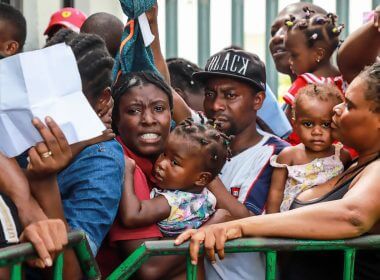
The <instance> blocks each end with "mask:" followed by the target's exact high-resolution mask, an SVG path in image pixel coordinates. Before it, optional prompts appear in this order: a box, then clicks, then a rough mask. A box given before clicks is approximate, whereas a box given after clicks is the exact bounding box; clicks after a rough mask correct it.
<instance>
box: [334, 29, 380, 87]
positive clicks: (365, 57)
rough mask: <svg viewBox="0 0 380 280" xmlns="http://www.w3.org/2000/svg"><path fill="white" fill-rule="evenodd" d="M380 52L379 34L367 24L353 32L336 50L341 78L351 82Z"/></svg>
mask: <svg viewBox="0 0 380 280" xmlns="http://www.w3.org/2000/svg"><path fill="white" fill-rule="evenodd" d="M379 52H380V32H379V31H378V30H377V28H376V27H375V26H374V25H373V23H372V22H368V23H366V24H365V25H363V26H361V27H360V28H359V29H357V30H356V31H354V32H353V33H352V34H350V36H348V37H347V39H346V40H345V41H344V42H343V43H342V45H341V46H340V48H339V50H338V56H337V62H338V66H339V70H340V72H341V73H342V75H343V78H344V79H345V80H346V81H347V82H351V81H352V80H353V79H354V78H355V76H356V75H358V74H359V73H360V71H361V70H362V69H363V68H364V66H366V65H371V64H372V63H374V62H375V60H376V57H377V56H378V55H379Z"/></svg>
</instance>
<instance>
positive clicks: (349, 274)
mask: <svg viewBox="0 0 380 280" xmlns="http://www.w3.org/2000/svg"><path fill="white" fill-rule="evenodd" d="M355 253H356V250H355V249H347V250H345V251H344V272H343V279H344V280H354V268H355Z"/></svg>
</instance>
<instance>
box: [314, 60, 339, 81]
mask: <svg viewBox="0 0 380 280" xmlns="http://www.w3.org/2000/svg"><path fill="white" fill-rule="evenodd" d="M313 74H314V75H316V76H318V77H335V76H339V75H340V72H339V70H338V69H337V68H336V67H335V66H334V65H333V64H332V63H331V60H330V59H329V60H322V61H321V62H320V63H319V64H318V68H317V69H316V70H315V71H313Z"/></svg>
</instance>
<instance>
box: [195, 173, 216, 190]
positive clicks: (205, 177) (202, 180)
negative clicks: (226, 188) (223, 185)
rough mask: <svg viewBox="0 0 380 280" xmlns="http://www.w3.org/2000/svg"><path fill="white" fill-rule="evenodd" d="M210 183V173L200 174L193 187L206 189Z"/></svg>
mask: <svg viewBox="0 0 380 280" xmlns="http://www.w3.org/2000/svg"><path fill="white" fill-rule="evenodd" d="M211 181H212V175H211V173H210V172H201V173H200V174H199V177H198V180H197V181H195V185H196V186H198V187H206V186H207V185H208V184H209V183H210V182H211Z"/></svg>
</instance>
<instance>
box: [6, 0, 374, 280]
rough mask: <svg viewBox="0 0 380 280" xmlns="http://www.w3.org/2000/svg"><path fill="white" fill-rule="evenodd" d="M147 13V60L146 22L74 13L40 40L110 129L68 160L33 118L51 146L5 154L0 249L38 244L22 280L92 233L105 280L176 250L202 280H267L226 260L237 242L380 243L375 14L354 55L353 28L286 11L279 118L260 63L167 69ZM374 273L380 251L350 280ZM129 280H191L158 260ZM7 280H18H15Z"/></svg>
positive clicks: (278, 57) (325, 265) (56, 136)
mask: <svg viewBox="0 0 380 280" xmlns="http://www.w3.org/2000/svg"><path fill="white" fill-rule="evenodd" d="M120 2H121V4H122V7H123V9H126V10H128V9H132V7H130V6H129V4H130V3H128V1H126V0H120ZM140 2H141V3H142V2H144V3H142V4H144V5H141V7H145V10H144V11H140V10H141V9H140V10H139V12H146V16H147V20H148V23H149V26H150V29H151V32H152V33H153V35H154V41H153V42H152V44H151V45H150V47H147V48H145V46H144V45H143V43H142V42H141V41H142V38H141V36H139V35H138V32H137V30H138V28H139V27H138V26H139V25H138V23H137V17H138V16H139V15H140V14H134V15H135V17H134V18H132V19H130V20H129V21H128V23H127V24H126V26H124V24H123V23H122V22H121V21H120V20H119V19H118V18H117V17H115V16H113V15H111V14H108V13H97V14H93V15H91V16H89V17H87V16H86V15H85V14H83V13H82V12H80V11H79V10H77V9H74V8H64V9H62V10H60V11H58V12H57V13H55V14H53V15H52V17H51V20H50V23H49V25H48V27H47V29H46V31H45V35H47V39H46V45H45V46H44V48H48V47H50V46H53V45H56V44H60V43H65V44H66V45H68V46H70V47H71V49H72V51H73V53H74V56H75V59H76V61H77V66H78V70H79V73H80V78H81V81H82V91H83V94H84V96H85V97H86V99H87V101H88V102H89V104H90V105H91V107H92V108H93V110H94V111H95V112H96V114H97V115H98V116H99V118H100V119H101V120H102V122H103V123H104V125H105V127H106V130H105V131H104V132H103V134H102V135H101V136H99V137H96V138H94V139H89V140H86V141H83V142H79V143H75V144H71V145H69V143H68V141H67V139H66V137H65V135H64V134H63V132H62V130H61V129H60V127H59V126H58V125H57V124H56V122H55V121H54V119H52V118H51V117H50V116H46V118H45V119H44V120H40V119H38V118H33V119H32V120H31V124H30V125H31V126H34V127H35V128H36V129H37V131H38V132H39V134H40V135H41V137H42V139H43V141H42V142H39V143H37V144H36V145H35V146H33V147H31V148H30V149H29V150H27V151H26V152H25V153H23V154H21V155H20V156H18V157H16V158H7V157H5V156H4V155H2V154H1V153H0V204H1V207H0V212H1V213H0V222H1V228H0V229H1V230H0V241H1V246H2V247H6V246H9V245H11V244H15V243H18V242H31V243H32V244H33V245H34V247H35V249H36V251H37V253H38V258H37V259H35V260H32V261H29V262H28V264H27V265H28V269H27V271H26V277H27V278H28V279H29V278H30V279H40V278H41V277H46V278H49V277H50V276H51V273H52V270H51V267H52V264H53V261H54V257H55V256H56V254H57V253H58V252H60V251H62V250H63V248H64V246H65V245H66V244H67V242H68V241H67V232H69V231H70V230H74V229H79V230H82V231H83V232H84V233H85V234H86V236H87V240H88V243H89V245H90V248H91V251H92V253H93V255H94V256H96V261H97V263H98V265H99V267H100V270H101V272H102V276H103V277H106V276H108V275H109V274H110V273H111V272H112V271H113V270H114V269H115V268H116V267H117V266H118V265H120V264H121V263H122V261H123V260H125V259H126V258H127V257H128V256H129V255H130V254H131V253H132V252H133V251H134V250H136V249H137V248H138V247H139V246H140V245H141V244H142V243H143V242H145V241H148V240H159V239H163V238H171V239H175V244H177V245H179V244H181V243H183V242H185V241H187V240H190V255H191V259H192V263H193V264H196V265H197V266H198V270H197V273H198V275H197V276H198V279H265V257H264V256H263V254H262V253H259V252H255V253H235V254H227V255H225V253H224V244H225V242H226V241H227V240H230V239H234V238H240V237H243V236H261V237H287V238H303V239H323V240H328V239H341V238H352V237H357V236H360V235H363V234H380V204H379V203H378V201H377V199H378V197H379V196H380V187H379V185H378V184H379V183H378V182H380V172H379V171H380V161H379V151H380V82H379V79H380V62H379V58H378V56H379V54H380V26H379V25H380V9H379V8H377V9H376V10H375V11H373V19H371V20H370V21H369V22H367V23H365V24H364V25H363V26H362V27H360V28H359V29H358V30H356V31H354V32H352V33H351V34H350V35H349V36H348V38H347V39H346V40H345V41H344V42H341V41H340V40H339V35H340V33H341V31H342V28H344V26H343V25H340V24H339V19H338V18H337V17H336V15H334V14H332V13H328V12H327V11H325V10H324V9H323V8H322V7H319V6H317V5H314V4H311V3H302V2H297V3H294V4H290V5H288V6H286V7H285V8H284V9H283V10H281V11H280V12H279V14H278V16H277V17H276V19H275V20H274V22H273V23H272V26H271V35H272V38H271V40H270V44H269V51H270V53H271V55H272V57H273V60H274V62H275V65H276V69H277V71H278V72H280V73H283V74H286V75H288V76H289V77H290V79H291V81H292V85H291V87H290V89H289V91H288V92H287V93H285V95H284V102H285V106H284V108H283V109H284V110H283V111H282V110H281V107H280V105H279V104H278V103H277V102H276V101H275V99H274V95H273V93H272V91H271V89H270V88H269V87H268V85H267V84H266V74H265V64H264V63H263V62H262V61H261V59H260V58H259V57H258V56H257V55H256V54H253V53H251V52H249V51H246V50H244V49H242V48H240V47H238V46H228V47H226V48H225V49H223V50H221V51H220V52H218V53H216V54H213V55H212V56H211V57H210V58H209V59H208V60H207V63H206V65H205V68H204V69H202V68H201V67H199V66H197V65H196V64H194V63H192V62H190V61H187V60H185V59H182V58H169V59H167V60H165V58H164V56H163V54H162V52H161V49H160V37H159V28H158V23H157V14H158V13H157V9H158V7H157V4H155V3H154V2H155V1H144V0H140ZM141 7H140V8H141ZM129 12H130V10H129ZM135 12H136V13H137V11H135ZM134 19H136V22H134ZM26 24H27V22H26V20H25V18H24V16H23V15H22V13H20V12H19V11H18V10H17V9H15V8H13V7H12V6H10V5H7V4H0V34H1V36H0V56H1V58H6V57H9V56H12V55H17V54H18V53H21V52H22V51H23V45H24V43H25V39H26ZM134 36H135V37H134ZM131 38H132V39H131ZM334 54H336V58H337V61H336V63H335V61H333V58H334V56H333V55H334ZM135 58H136V60H137V62H136V60H135ZM125 65H127V66H128V67H126V66H125ZM134 65H137V66H136V68H134ZM144 66H146V70H145V68H144ZM126 69H132V71H130V72H129V71H126ZM268 100H272V101H271V102H269V101H268ZM273 100H274V101H273ZM0 102H1V100H0ZM270 110H275V112H276V113H274V114H267V113H268V111H270ZM282 116H283V117H282ZM289 123H290V124H291V127H292V133H291V134H290V135H289V133H286V132H287V130H288V129H287V126H289ZM279 124H281V125H279ZM289 127H290V126H289ZM279 128H280V129H279ZM281 128H282V129H281ZM280 131H281V132H280ZM12 137H17V135H13V136H12ZM0 141H1V139H0ZM201 244H203V245H204V247H205V256H203V255H199V249H200V246H201ZM379 263H380V253H379V252H376V251H363V250H362V251H359V252H358V254H357V257H356V263H355V279H378V277H379V276H378V275H380V266H379ZM64 264H65V265H64V268H63V276H64V279H81V278H82V277H83V275H82V272H81V268H80V265H79V262H78V260H77V257H76V254H75V252H74V251H73V250H71V249H65V251H64ZM278 266H279V279H340V278H341V277H342V271H343V255H342V254H341V253H340V252H327V253H324V252H312V253H304V252H303V253H301V252H297V253H292V254H290V253H282V254H280V256H279V262H278ZM134 277H135V278H136V279H185V277H186V261H185V257H184V256H157V257H151V258H149V260H148V261H146V262H145V263H144V264H143V265H142V266H141V268H140V269H139V270H138V271H137V272H136V273H135V275H134ZM0 278H1V279H2V278H4V279H7V278H9V271H8V270H7V269H6V268H2V269H1V270H0Z"/></svg>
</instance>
